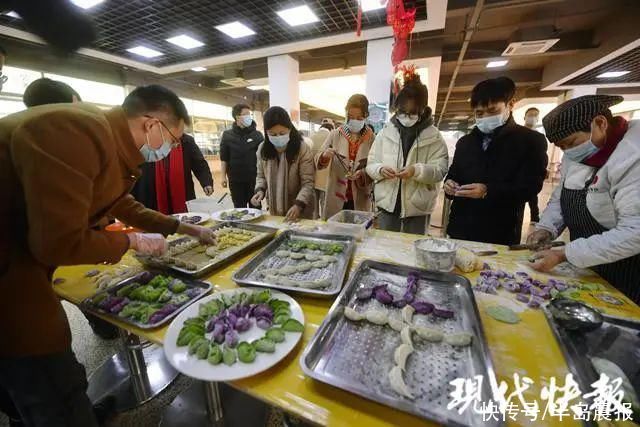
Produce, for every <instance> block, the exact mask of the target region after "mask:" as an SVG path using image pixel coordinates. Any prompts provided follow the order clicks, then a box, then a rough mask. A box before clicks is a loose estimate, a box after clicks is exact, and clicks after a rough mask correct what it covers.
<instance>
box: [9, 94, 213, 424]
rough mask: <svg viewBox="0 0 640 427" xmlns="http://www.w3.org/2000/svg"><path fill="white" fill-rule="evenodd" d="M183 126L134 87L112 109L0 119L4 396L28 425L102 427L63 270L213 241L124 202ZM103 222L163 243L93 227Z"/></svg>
mask: <svg viewBox="0 0 640 427" xmlns="http://www.w3.org/2000/svg"><path fill="white" fill-rule="evenodd" d="M188 122H189V116H188V113H187V110H186V108H185V106H184V104H183V103H182V101H180V99H179V98H178V97H177V96H176V95H175V94H174V93H173V92H171V91H170V90H168V89H165V88H163V87H161V86H146V87H140V88H137V89H136V90H134V91H133V92H131V94H129V96H127V98H126V99H125V101H124V104H123V106H122V107H118V108H114V109H112V110H110V111H101V110H99V109H97V108H95V107H92V106H89V105H85V104H81V103H80V104H57V105H45V106H40V107H34V108H30V109H28V110H26V111H24V112H21V113H17V114H13V115H10V116H8V117H5V118H3V119H1V120H0V194H1V195H2V198H3V201H2V203H1V204H0V230H2V231H1V232H0V295H1V296H2V298H1V299H0V337H1V340H0V395H2V394H4V395H5V396H7V395H8V396H9V398H10V401H12V402H13V404H14V405H15V407H16V408H17V411H18V413H19V416H20V418H21V419H22V422H23V423H25V424H26V425H28V426H45V425H46V426H83V427H86V426H94V425H97V424H96V420H95V417H94V415H93V413H92V408H91V403H90V402H89V399H88V397H87V395H86V387H87V383H86V378H85V373H84V368H83V367H82V365H80V364H79V363H78V362H77V360H76V358H75V356H74V354H73V352H72V351H71V333H70V330H69V325H68V322H67V319H66V316H65V312H64V310H63V308H62V305H61V304H60V301H59V300H58V298H57V296H56V294H55V293H54V291H53V288H52V285H51V277H52V274H53V272H54V270H55V269H56V267H58V266H61V265H74V264H98V263H103V262H107V263H116V262H118V261H119V260H120V258H121V257H122V256H123V255H124V253H125V252H126V251H127V250H128V249H134V250H137V251H139V252H142V253H154V254H159V253H163V252H164V251H165V250H166V241H165V239H164V237H163V235H168V234H172V233H175V232H178V233H183V234H189V235H192V236H196V237H198V238H200V239H201V240H203V241H212V239H213V234H212V232H211V230H209V229H206V228H204V227H199V226H193V225H187V224H181V223H179V222H178V221H177V220H176V219H174V218H171V217H168V216H165V215H162V214H160V213H158V212H155V211H152V210H149V209H146V208H144V207H143V206H142V205H141V204H139V203H138V202H136V201H135V200H134V199H133V197H132V196H131V195H129V191H130V189H131V187H132V185H133V183H134V182H135V180H136V179H137V178H138V177H139V174H140V172H139V165H141V164H142V163H143V162H145V161H152V160H160V159H161V158H162V157H163V156H166V155H167V154H168V152H169V151H170V150H171V146H172V144H175V143H178V141H179V138H180V136H181V135H182V132H183V128H184V125H185V123H188ZM105 216H109V217H116V218H119V219H120V220H122V221H123V222H125V223H127V224H129V225H132V226H135V227H137V228H140V229H142V230H145V231H147V232H152V233H160V234H142V233H135V234H129V235H127V234H124V233H118V232H106V231H99V230H96V228H95V225H96V224H97V223H98V222H99V221H100V220H101V219H102V218H104V217H105ZM2 400H5V399H2ZM0 409H3V408H0Z"/></svg>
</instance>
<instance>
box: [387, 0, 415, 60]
mask: <svg viewBox="0 0 640 427" xmlns="http://www.w3.org/2000/svg"><path fill="white" fill-rule="evenodd" d="M415 23H416V8H415V7H414V8H412V9H409V10H405V8H404V0H389V2H388V3H387V24H388V25H390V26H391V28H392V29H393V50H392V51H391V64H392V65H394V66H396V65H398V64H400V63H401V62H402V61H403V60H404V59H405V58H406V57H407V54H408V53H409V48H408V46H407V39H408V38H409V34H411V32H412V31H413V27H414V26H415Z"/></svg>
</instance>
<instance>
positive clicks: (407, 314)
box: [402, 304, 416, 324]
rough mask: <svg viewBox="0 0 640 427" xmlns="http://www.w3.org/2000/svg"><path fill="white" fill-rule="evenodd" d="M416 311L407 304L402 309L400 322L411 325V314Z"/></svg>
mask: <svg viewBox="0 0 640 427" xmlns="http://www.w3.org/2000/svg"><path fill="white" fill-rule="evenodd" d="M415 311H416V309H415V308H413V307H411V306H410V305H409V304H407V305H405V306H404V308H403V309H402V321H403V322H404V323H409V324H411V320H412V319H413V313H414V312H415Z"/></svg>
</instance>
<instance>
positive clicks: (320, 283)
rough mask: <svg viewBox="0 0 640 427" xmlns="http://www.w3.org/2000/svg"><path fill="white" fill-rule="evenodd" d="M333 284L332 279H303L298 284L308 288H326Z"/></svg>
mask: <svg viewBox="0 0 640 427" xmlns="http://www.w3.org/2000/svg"><path fill="white" fill-rule="evenodd" d="M330 284H331V279H318V280H302V281H298V286H301V287H303V288H308V289H317V288H326V287H327V286H329V285H330Z"/></svg>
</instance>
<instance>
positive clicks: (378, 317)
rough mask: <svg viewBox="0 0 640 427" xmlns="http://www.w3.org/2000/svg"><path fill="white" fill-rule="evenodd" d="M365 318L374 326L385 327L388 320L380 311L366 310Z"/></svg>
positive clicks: (384, 313)
mask: <svg viewBox="0 0 640 427" xmlns="http://www.w3.org/2000/svg"><path fill="white" fill-rule="evenodd" d="M365 318H366V319H367V320H368V321H369V322H371V323H373V324H375V325H386V324H387V321H388V319H389V317H388V316H387V313H386V312H384V311H382V310H368V311H367V312H366V313H365Z"/></svg>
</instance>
